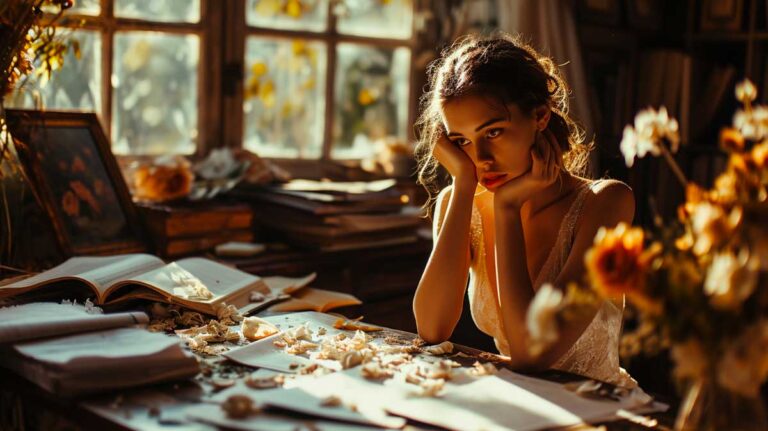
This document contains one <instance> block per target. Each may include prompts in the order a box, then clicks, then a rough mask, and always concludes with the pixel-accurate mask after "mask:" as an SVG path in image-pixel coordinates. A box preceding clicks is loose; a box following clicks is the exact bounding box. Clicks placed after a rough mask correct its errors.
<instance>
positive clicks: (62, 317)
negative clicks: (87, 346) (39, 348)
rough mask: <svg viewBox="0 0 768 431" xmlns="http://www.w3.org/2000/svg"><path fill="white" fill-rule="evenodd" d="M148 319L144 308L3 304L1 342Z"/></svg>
mask: <svg viewBox="0 0 768 431" xmlns="http://www.w3.org/2000/svg"><path fill="white" fill-rule="evenodd" d="M147 322H149V317H148V316H147V315H146V314H145V313H142V312H127V313H114V314H101V313H98V314H96V313H88V312H87V311H86V309H85V307H83V306H82V305H73V304H57V303H55V302H35V303H31V304H24V305H15V306H10V307H4V308H0V344H2V343H12V342H18V341H23V340H31V339H35V338H44V337H49V336H53V335H62V334H71V333H79V332H85V331H89V330H95V329H109V328H116V327H122V326H129V325H135V324H140V323H147Z"/></svg>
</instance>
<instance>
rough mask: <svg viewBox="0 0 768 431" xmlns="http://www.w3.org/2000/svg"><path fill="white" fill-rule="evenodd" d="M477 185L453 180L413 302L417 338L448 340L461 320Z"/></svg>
mask: <svg viewBox="0 0 768 431" xmlns="http://www.w3.org/2000/svg"><path fill="white" fill-rule="evenodd" d="M475 187H476V185H475V184H473V183H472V182H461V181H455V182H454V185H453V191H452V193H451V197H450V200H449V202H448V208H447V210H446V215H445V219H444V220H443V224H442V228H441V229H440V231H439V233H438V235H437V238H435V243H434V246H433V248H432V254H431V255H430V257H429V261H428V262H427V266H426V268H425V269H424V273H423V275H422V277H421V280H420V281H419V286H418V288H417V289H416V293H415V295H414V299H413V313H414V316H415V317H416V326H417V328H418V332H419V336H420V337H421V338H423V339H424V340H425V341H427V342H430V343H435V342H441V341H444V340H446V339H448V338H449V337H450V336H451V333H452V332H453V329H454V328H455V327H456V323H457V322H458V321H459V318H460V317H461V309H462V306H463V302H464V291H465V288H466V286H467V277H468V275H469V260H470V256H469V247H470V243H469V229H470V221H471V219H472V200H473V198H474V193H475Z"/></svg>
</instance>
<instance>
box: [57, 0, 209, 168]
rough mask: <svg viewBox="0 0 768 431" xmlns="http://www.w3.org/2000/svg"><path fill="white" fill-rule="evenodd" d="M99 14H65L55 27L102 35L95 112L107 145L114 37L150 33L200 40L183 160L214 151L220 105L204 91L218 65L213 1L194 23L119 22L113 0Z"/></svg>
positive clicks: (103, 2)
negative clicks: (193, 127)
mask: <svg viewBox="0 0 768 431" xmlns="http://www.w3.org/2000/svg"><path fill="white" fill-rule="evenodd" d="M99 5H100V6H101V13H100V14H99V15H96V16H94V15H78V14H74V13H65V14H64V16H63V17H62V19H61V20H60V22H58V23H57V24H56V26H57V27H63V28H67V29H70V30H73V31H74V32H75V33H76V32H77V31H78V30H87V31H96V32H99V34H100V35H101V69H102V74H101V83H100V88H101V92H102V94H101V107H100V109H101V112H97V114H98V115H99V118H100V119H101V124H102V127H103V128H104V131H105V133H106V135H107V136H109V140H110V142H113V139H114V136H112V119H113V101H114V91H113V88H112V73H113V71H114V70H113V69H114V68H113V62H114V58H113V57H114V45H115V34H116V33H118V32H120V31H153V32H159V33H167V34H181V35H189V34H193V35H196V36H197V37H198V38H199V41H200V44H199V46H200V52H199V59H200V61H199V63H198V66H197V73H198V76H197V100H196V101H195V102H196V105H197V132H198V135H197V140H196V142H195V150H194V152H193V153H190V154H184V155H186V156H193V157H194V156H200V155H202V154H205V153H206V152H207V151H208V150H209V149H210V148H212V147H213V145H212V143H214V142H216V141H217V138H218V136H217V134H218V133H217V131H216V130H215V128H213V127H211V125H212V124H215V121H211V120H212V117H213V115H212V113H215V112H216V109H215V107H216V105H217V103H219V101H218V97H219V95H220V93H219V92H217V91H210V92H209V91H205V90H206V89H207V88H208V87H209V85H207V84H208V83H210V82H214V81H212V80H213V79H216V76H217V73H219V69H220V67H218V64H220V63H221V61H220V59H219V57H220V56H218V50H219V46H220V42H219V40H220V34H219V33H220V31H219V30H218V29H219V28H220V26H221V24H222V22H221V21H222V20H221V18H220V16H221V15H222V14H221V11H220V9H221V7H218V8H217V7H212V6H215V5H216V2H215V1H211V0H200V20H199V21H198V22H196V23H179V22H160V21H147V20H142V19H135V18H121V17H117V16H115V14H114V0H99ZM206 64H212V65H214V67H211V68H207V67H204V65H206ZM117 157H118V158H120V159H140V158H146V157H154V156H150V155H144V154H125V155H117Z"/></svg>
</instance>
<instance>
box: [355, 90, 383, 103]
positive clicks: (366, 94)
mask: <svg viewBox="0 0 768 431" xmlns="http://www.w3.org/2000/svg"><path fill="white" fill-rule="evenodd" d="M377 98H378V94H376V92H375V91H373V90H369V89H367V88H363V89H362V90H360V93H358V95H357V101H358V102H359V103H360V104H361V105H363V106H368V105H370V104H372V103H374V102H376V99H377Z"/></svg>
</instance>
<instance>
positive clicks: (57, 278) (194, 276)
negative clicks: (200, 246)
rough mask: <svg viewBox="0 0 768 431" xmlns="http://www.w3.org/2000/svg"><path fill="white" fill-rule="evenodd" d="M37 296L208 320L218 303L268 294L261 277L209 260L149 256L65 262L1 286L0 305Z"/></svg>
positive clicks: (240, 302) (237, 303) (238, 304)
mask: <svg viewBox="0 0 768 431" xmlns="http://www.w3.org/2000/svg"><path fill="white" fill-rule="evenodd" d="M38 290H40V291H49V290H50V292H54V293H56V294H58V295H59V296H61V295H64V296H63V297H66V298H70V297H88V296H94V295H95V301H94V302H95V303H96V304H98V305H112V304H116V303H120V302H124V301H128V300H134V299H146V300H151V301H159V302H167V303H172V304H179V305H181V306H183V307H186V308H189V309H192V310H195V311H199V312H201V313H206V314H210V315H216V309H217V308H218V307H219V306H220V305H221V304H223V303H227V304H230V305H234V306H235V307H237V308H242V307H243V306H245V305H247V304H249V302H250V295H251V293H252V292H261V293H264V294H269V293H270V289H269V287H268V286H267V285H266V284H265V283H264V281H263V280H262V279H261V278H260V277H257V276H255V275H251V274H248V273H245V272H243V271H240V270H238V269H234V268H230V267H228V266H226V265H222V264H220V263H217V262H214V261H212V260H209V259H204V258H197V257H193V258H188V259H182V260H178V261H176V262H172V263H168V264H166V263H165V262H163V261H162V260H160V258H158V257H156V256H152V255H148V254H124V255H118V256H108V257H73V258H70V259H69V260H67V261H66V262H64V263H62V264H61V265H59V266H56V267H54V268H52V269H50V270H48V271H45V272H42V273H40V274H37V275H34V276H31V277H28V278H24V279H21V280H19V279H15V280H10V281H7V282H5V283H4V284H0V299H3V298H7V297H16V296H22V295H26V296H30V297H35V296H34V294H37V293H39V292H38Z"/></svg>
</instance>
